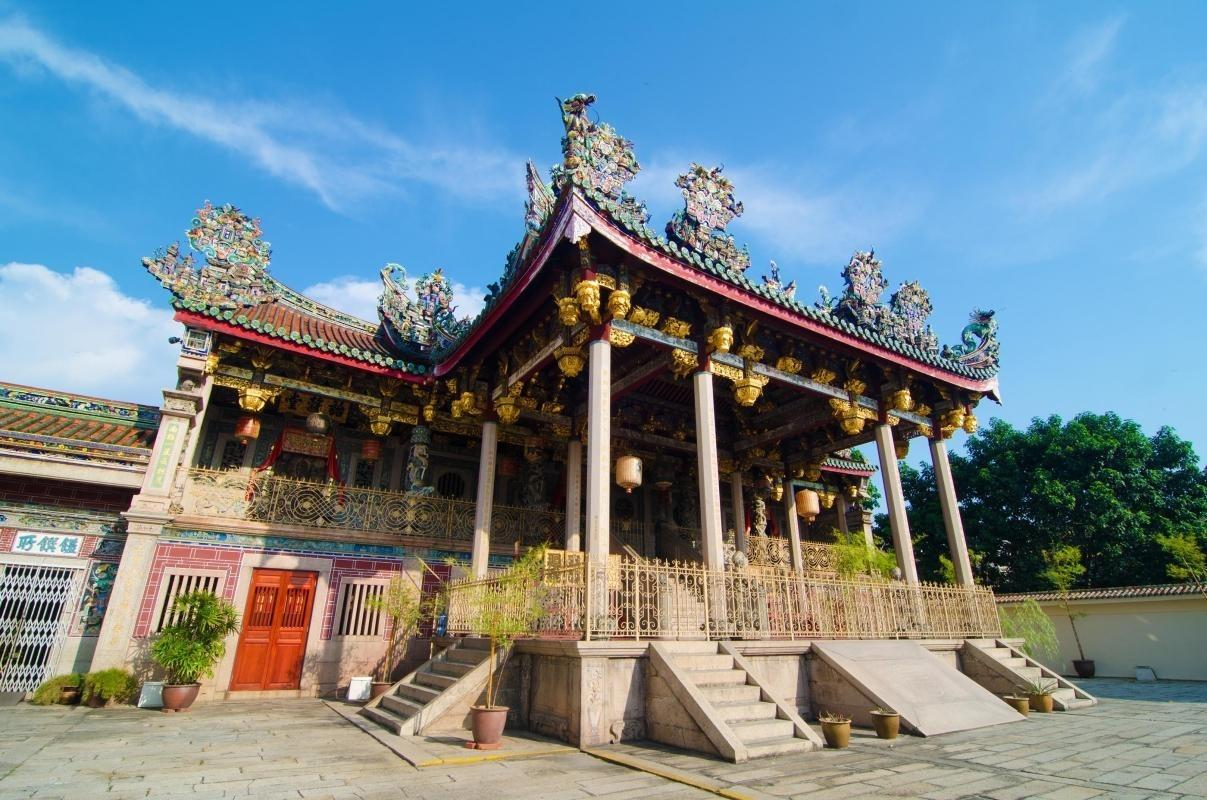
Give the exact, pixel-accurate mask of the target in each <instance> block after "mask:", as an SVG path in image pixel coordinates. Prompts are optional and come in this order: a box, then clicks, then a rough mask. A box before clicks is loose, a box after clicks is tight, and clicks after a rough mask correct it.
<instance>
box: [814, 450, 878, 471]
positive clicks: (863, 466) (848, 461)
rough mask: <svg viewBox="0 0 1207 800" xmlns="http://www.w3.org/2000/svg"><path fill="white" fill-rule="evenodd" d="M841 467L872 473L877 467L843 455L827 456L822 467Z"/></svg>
mask: <svg viewBox="0 0 1207 800" xmlns="http://www.w3.org/2000/svg"><path fill="white" fill-rule="evenodd" d="M827 467H829V468H831V469H841V470H848V471H850V472H862V473H865V474H867V475H871V474H873V473H875V472H876V468H875V467H874V466H872V465H871V464H869V463H867V462H866V461H856V460H855V459H853V458H843V457H842V456H836V455H835V456H826V457H825V459H823V460H822V462H821V468H822V469H826V468H827Z"/></svg>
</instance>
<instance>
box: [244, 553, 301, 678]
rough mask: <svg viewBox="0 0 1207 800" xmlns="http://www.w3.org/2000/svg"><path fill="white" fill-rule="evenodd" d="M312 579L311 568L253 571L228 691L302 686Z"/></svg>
mask: <svg viewBox="0 0 1207 800" xmlns="http://www.w3.org/2000/svg"><path fill="white" fill-rule="evenodd" d="M317 582H318V574H317V573H314V572H295V571H291V570H279V569H257V570H254V571H253V573H252V584H251V589H250V591H249V592H248V593H247V608H246V610H245V611H244V612H243V632H242V633H241V634H239V649H238V650H237V651H236V652H235V669H234V673H233V674H232V675H231V683H230V690H231V691H253V690H265V689H298V688H301V680H302V660H303V658H304V657H305V655H306V636H307V634H308V633H309V632H310V612H311V610H312V609H313V607H314V591H315V585H316V584H317Z"/></svg>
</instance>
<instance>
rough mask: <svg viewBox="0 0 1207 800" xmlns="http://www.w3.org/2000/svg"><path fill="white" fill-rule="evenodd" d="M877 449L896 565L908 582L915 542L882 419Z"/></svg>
mask: <svg viewBox="0 0 1207 800" xmlns="http://www.w3.org/2000/svg"><path fill="white" fill-rule="evenodd" d="M876 450H877V451H878V452H879V454H880V479H881V480H882V481H883V482H884V502H885V505H886V506H887V507H888V521H889V527H891V528H892V531H893V550H894V551H896V553H897V566H899V567H900V568H901V575H902V577H904V578H905V581H906V582H907V583H917V582H918V567H917V565H916V564H915V563H914V543H913V540H911V539H910V536H909V518H908V517H907V516H906V515H905V495H904V494H903V493H902V491H901V471H900V470H899V469H898V468H897V450H896V447H895V446H894V444H893V428H892V426H890V425H887V424H885V423H880V424H878V425H877V426H876Z"/></svg>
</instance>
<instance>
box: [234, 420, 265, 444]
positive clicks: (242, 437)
mask: <svg viewBox="0 0 1207 800" xmlns="http://www.w3.org/2000/svg"><path fill="white" fill-rule="evenodd" d="M235 438H236V439H238V440H239V441H240V442H241V443H242V444H247V443H248V442H250V441H252V440H253V439H259V438H260V418H259V417H257V416H256V415H255V414H244V415H243V416H241V417H239V420H238V421H237V422H236V423H235Z"/></svg>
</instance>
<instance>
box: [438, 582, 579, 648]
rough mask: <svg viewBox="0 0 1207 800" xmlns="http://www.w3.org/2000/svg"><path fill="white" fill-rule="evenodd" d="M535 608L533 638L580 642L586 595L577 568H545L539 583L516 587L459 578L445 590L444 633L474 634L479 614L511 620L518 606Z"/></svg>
mask: <svg viewBox="0 0 1207 800" xmlns="http://www.w3.org/2000/svg"><path fill="white" fill-rule="evenodd" d="M528 604H535V605H536V606H538V607H539V609H538V611H537V624H536V631H537V635H538V636H540V637H542V638H548V639H563V638H569V639H581V638H583V620H585V619H586V592H585V587H584V585H583V567H582V566H581V565H575V566H562V567H552V568H546V569H544V570H543V571H542V573H541V580H540V581H539V582H538V583H535V584H531V585H516V584H515V583H514V581H513V580H512V579H508V578H506V577H501V576H494V577H490V578H486V579H483V580H472V579H468V578H463V579H461V580H458V581H453V582H452V583H450V584H449V587H448V632H449V633H478V632H479V631H478V630H476V628H478V627H480V626H479V624H478V623H479V620H481V619H482V618H483V614H484V613H485V614H487V615H491V614H504V615H508V616H511V617H512V618H515V617H516V616H518V615H519V614H520V613H522V608H521V606H524V605H528Z"/></svg>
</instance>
